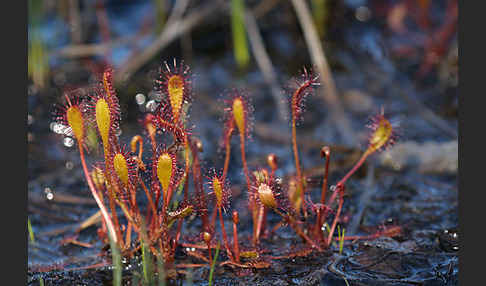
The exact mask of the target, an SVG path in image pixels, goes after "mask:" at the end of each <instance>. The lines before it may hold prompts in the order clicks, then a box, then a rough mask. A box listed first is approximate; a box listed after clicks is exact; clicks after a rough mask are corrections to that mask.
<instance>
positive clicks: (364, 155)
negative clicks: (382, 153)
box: [327, 149, 372, 207]
mask: <svg viewBox="0 0 486 286" xmlns="http://www.w3.org/2000/svg"><path fill="white" fill-rule="evenodd" d="M371 153H372V152H371V151H370V149H368V150H366V152H364V153H363V155H362V156H361V158H360V159H359V161H358V162H357V163H356V164H355V165H354V167H353V168H352V169H351V170H350V171H349V172H348V173H347V174H346V175H345V176H344V177H343V178H342V179H341V180H340V181H339V182H338V183H337V184H336V191H335V192H334V193H333V194H332V196H331V198H330V199H329V201H328V202H327V205H328V206H329V207H330V206H331V205H332V203H333V202H334V200H335V199H336V195H337V190H338V188H339V187H340V186H344V184H345V183H346V181H347V180H348V179H349V177H350V176H351V175H352V174H354V172H356V171H357V170H358V168H359V167H361V165H363V163H364V162H365V161H366V158H368V156H369V155H371Z"/></svg>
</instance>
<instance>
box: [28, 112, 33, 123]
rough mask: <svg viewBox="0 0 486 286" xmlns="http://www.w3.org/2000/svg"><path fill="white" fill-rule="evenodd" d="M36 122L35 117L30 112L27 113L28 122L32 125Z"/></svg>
mask: <svg viewBox="0 0 486 286" xmlns="http://www.w3.org/2000/svg"><path fill="white" fill-rule="evenodd" d="M32 123H34V117H33V116H32V115H30V114H27V124H28V125H32Z"/></svg>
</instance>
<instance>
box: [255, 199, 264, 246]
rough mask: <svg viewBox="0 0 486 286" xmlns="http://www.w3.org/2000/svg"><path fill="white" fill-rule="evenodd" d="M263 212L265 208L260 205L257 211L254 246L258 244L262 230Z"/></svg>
mask: <svg viewBox="0 0 486 286" xmlns="http://www.w3.org/2000/svg"><path fill="white" fill-rule="evenodd" d="M264 210H265V207H264V206H263V205H262V206H260V208H259V209H258V220H257V228H256V235H255V241H254V243H255V245H258V243H259V242H260V233H261V229H262V223H263V212H264Z"/></svg>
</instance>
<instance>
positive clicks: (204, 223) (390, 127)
mask: <svg viewBox="0 0 486 286" xmlns="http://www.w3.org/2000/svg"><path fill="white" fill-rule="evenodd" d="M112 75H113V70H112V69H106V70H105V71H104V72H103V74H102V75H100V77H99V83H98V84H95V85H93V86H90V87H89V88H87V92H86V93H83V95H80V94H79V93H76V92H72V93H67V94H65V95H64V100H65V103H64V105H62V106H59V107H57V108H56V112H55V120H56V122H57V123H58V124H61V125H62V126H65V132H64V134H65V136H69V137H71V138H74V139H75V141H76V142H77V146H78V150H79V156H80V159H81V163H82V168H83V172H84V175H85V179H86V183H87V184H88V187H89V190H90V192H91V195H92V196H93V198H94V199H95V201H96V204H97V206H98V208H99V210H100V212H101V215H102V223H101V226H100V228H99V231H98V234H99V237H100V239H102V240H103V242H104V243H106V244H108V243H109V241H110V240H111V241H112V243H113V244H114V245H115V246H116V247H117V248H118V249H119V250H120V254H121V255H122V256H123V257H125V258H132V257H134V256H136V255H139V254H140V253H141V252H142V250H143V251H145V252H146V251H148V252H150V253H151V254H152V255H150V256H147V257H158V258H160V259H162V260H163V267H164V271H165V273H169V274H170V273H174V272H177V271H174V270H175V269H181V268H186V267H203V266H208V267H210V266H211V265H212V264H213V263H215V256H217V255H215V253H216V249H218V253H219V247H220V245H221V252H220V253H219V258H218V259H217V260H218V262H217V266H222V265H226V266H228V267H232V268H235V269H239V268H267V267H269V266H270V265H271V263H272V262H273V261H274V260H276V259H281V258H288V257H295V256H306V255H309V254H311V253H313V252H325V251H330V250H331V248H333V247H334V248H336V247H338V248H340V249H341V250H342V243H343V241H345V240H348V239H353V240H355V239H360V238H363V239H370V238H373V237H379V236H395V235H397V234H399V233H400V231H401V228H400V227H397V226H394V227H388V228H383V229H380V230H379V231H378V232H377V233H375V234H373V235H371V236H365V237H356V236H354V237H346V236H344V233H345V232H344V230H343V231H339V233H338V232H337V230H336V229H337V226H338V223H339V222H340V219H341V216H342V207H343V202H344V199H345V194H346V183H347V181H348V179H349V178H350V177H351V176H352V175H353V174H354V173H355V172H356V171H357V170H358V169H359V168H360V166H362V164H363V163H364V162H365V160H366V159H367V158H368V157H369V156H371V155H372V154H374V153H376V152H379V151H380V150H383V149H385V148H387V147H389V146H391V145H392V144H393V143H394V141H395V139H396V130H395V128H396V127H395V126H394V124H392V123H391V122H390V121H389V120H388V119H387V118H386V116H385V113H384V110H383V109H382V110H381V112H379V113H378V114H377V115H375V116H373V117H372V120H371V122H370V124H369V125H367V127H368V128H369V138H368V144H367V149H366V150H365V151H364V153H363V154H362V156H361V158H360V159H359V160H358V161H357V162H356V163H355V165H354V166H353V167H352V168H351V169H350V170H349V171H348V172H347V173H346V174H345V175H344V176H343V177H342V178H341V179H340V180H339V181H338V182H335V183H334V184H333V187H329V185H330V182H329V180H328V177H329V174H328V173H329V162H330V160H331V154H332V150H331V148H330V147H328V146H322V149H321V150H320V154H321V157H322V158H323V160H324V166H325V169H324V170H325V171H324V174H323V176H322V188H320V189H319V190H316V189H315V188H311V187H310V186H308V184H307V183H306V178H305V175H304V173H303V170H302V166H301V163H300V159H299V150H298V145H297V141H298V139H299V136H298V130H297V127H298V124H297V123H298V122H299V121H301V120H303V117H302V114H303V113H304V110H305V106H304V105H305V98H306V97H308V96H312V95H313V93H314V90H315V88H316V87H317V86H319V85H320V81H319V76H318V75H317V74H315V73H313V72H311V71H309V70H307V69H304V70H303V72H302V74H301V75H299V76H298V77H296V78H295V79H294V80H293V81H294V82H293V86H294V89H293V90H292V92H290V93H289V94H288V96H289V103H290V107H289V108H290V111H291V112H290V114H291V119H290V121H291V122H290V126H291V138H292V149H291V150H289V151H291V152H292V154H293V159H294V163H295V175H294V176H292V177H291V179H290V180H288V181H286V182H284V181H283V180H282V178H280V177H278V176H276V171H277V170H278V168H279V164H278V158H277V156H276V155H275V154H268V156H267V158H266V159H267V166H259V167H258V168H255V169H250V168H249V167H248V164H247V158H246V151H245V149H246V146H247V144H249V141H248V140H247V139H248V137H249V136H250V134H251V132H252V126H253V124H254V119H253V116H252V115H253V113H254V112H255V109H254V107H253V106H252V102H251V95H250V94H248V93H247V92H245V91H242V90H238V89H232V90H230V91H229V92H228V93H227V94H224V95H223V96H224V98H225V100H224V104H223V105H222V106H221V109H222V110H223V113H224V117H223V118H222V119H223V120H222V126H220V130H221V132H220V134H221V138H222V140H221V142H223V144H222V146H223V152H224V156H223V157H224V162H223V163H222V165H223V166H224V167H223V169H222V170H217V169H215V168H208V169H207V170H206V169H203V168H202V167H201V166H202V163H203V162H201V159H200V154H201V152H203V146H202V143H201V141H200V140H199V139H198V138H197V137H196V136H194V135H193V133H192V132H191V129H190V128H188V124H187V122H188V118H187V117H188V115H189V114H188V110H190V108H189V106H190V105H191V104H197V98H198V97H197V91H196V90H195V89H194V88H193V82H192V75H191V71H190V69H189V67H187V66H186V65H185V64H184V63H183V62H179V63H177V62H176V61H173V64H168V63H164V64H163V65H162V66H161V67H160V70H159V74H158V76H157V78H155V79H154V89H155V91H156V92H158V93H159V94H161V95H162V97H161V100H160V102H158V103H157V105H156V107H155V108H154V109H153V111H147V112H145V113H144V114H142V118H141V119H140V122H141V130H140V132H139V134H136V135H134V136H133V137H132V139H131V140H130V141H129V142H121V140H120V137H119V134H120V132H119V129H120V124H121V122H120V119H121V111H120V104H119V100H118V97H117V91H116V90H115V88H114V85H113V80H112ZM88 130H95V131H96V136H98V137H99V140H98V142H100V144H101V147H102V148H101V150H102V152H103V156H102V161H100V162H95V163H93V164H92V165H88V164H87V159H86V157H87V156H88V155H89V154H88V153H87V149H88ZM232 136H238V138H239V146H231V138H232ZM235 147H236V148H235ZM236 152H239V153H240V154H239V156H241V162H242V166H231V165H230V164H229V162H230V156H232V153H236ZM241 167H242V169H243V173H242V175H243V176H244V178H242V181H244V182H245V184H244V186H243V188H244V194H245V196H244V197H245V199H246V200H247V206H248V210H249V212H248V213H249V214H250V216H251V218H249V221H251V223H252V228H251V239H247V237H239V235H238V228H239V223H240V220H241V217H240V214H239V212H238V210H236V209H233V208H232V206H231V195H232V186H231V181H230V179H229V178H228V176H227V175H228V170H229V168H241ZM316 191H318V192H320V200H319V201H318V202H313V201H312V200H311V199H310V197H311V196H310V194H311V193H312V192H316ZM176 193H180V194H181V195H180V196H176V195H175V194H176ZM141 202H143V203H141ZM269 213H274V214H275V215H276V216H277V217H280V223H278V224H276V225H270V222H269V221H267V215H268V214H269ZM194 216H196V219H199V220H200V229H198V230H197V231H196V232H194V228H192V229H193V231H191V233H188V232H187V230H186V229H188V228H187V227H184V221H185V220H186V221H187V219H188V218H189V217H194ZM225 224H226V225H227V226H228V228H226V227H225ZM198 225H199V224H198ZM324 226H327V227H324ZM282 227H287V228H289V229H291V231H292V233H294V235H295V237H296V238H297V239H298V240H299V241H300V246H299V247H296V248H295V249H289V250H287V251H286V253H287V254H286V255H283V256H282V255H280V256H275V254H273V253H272V252H271V251H268V250H266V249H265V246H264V244H263V243H262V241H263V240H265V239H270V238H269V233H272V232H274V231H275V230H276V229H278V228H282ZM228 229H229V230H231V231H228ZM339 229H340V228H339ZM333 242H336V243H333ZM178 247H181V248H182V250H183V251H184V253H185V254H186V255H187V256H188V257H191V259H192V260H193V262H194V263H191V264H187V263H185V262H181V261H179V260H178V259H177V255H176V250H177V249H178ZM282 251H284V252H285V250H282ZM145 256H146V255H144V257H145ZM164 275H165V274H164Z"/></svg>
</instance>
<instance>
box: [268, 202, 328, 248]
mask: <svg viewBox="0 0 486 286" xmlns="http://www.w3.org/2000/svg"><path fill="white" fill-rule="evenodd" d="M273 210H274V211H275V212H276V213H277V214H279V215H280V216H281V217H282V218H283V219H285V220H287V221H288V222H289V225H290V227H291V228H292V229H293V230H294V231H295V232H296V233H297V234H298V235H299V236H300V237H301V238H302V239H304V240H305V241H307V243H309V244H310V245H311V246H312V247H314V248H316V249H317V250H319V251H322V248H320V247H319V245H317V244H316V243H315V242H314V241H313V240H312V239H310V237H309V236H307V234H305V232H303V231H302V229H301V228H300V227H299V225H298V224H297V223H296V221H295V219H294V218H293V217H292V216H290V215H288V214H283V213H282V212H280V211H279V210H278V209H273Z"/></svg>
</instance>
